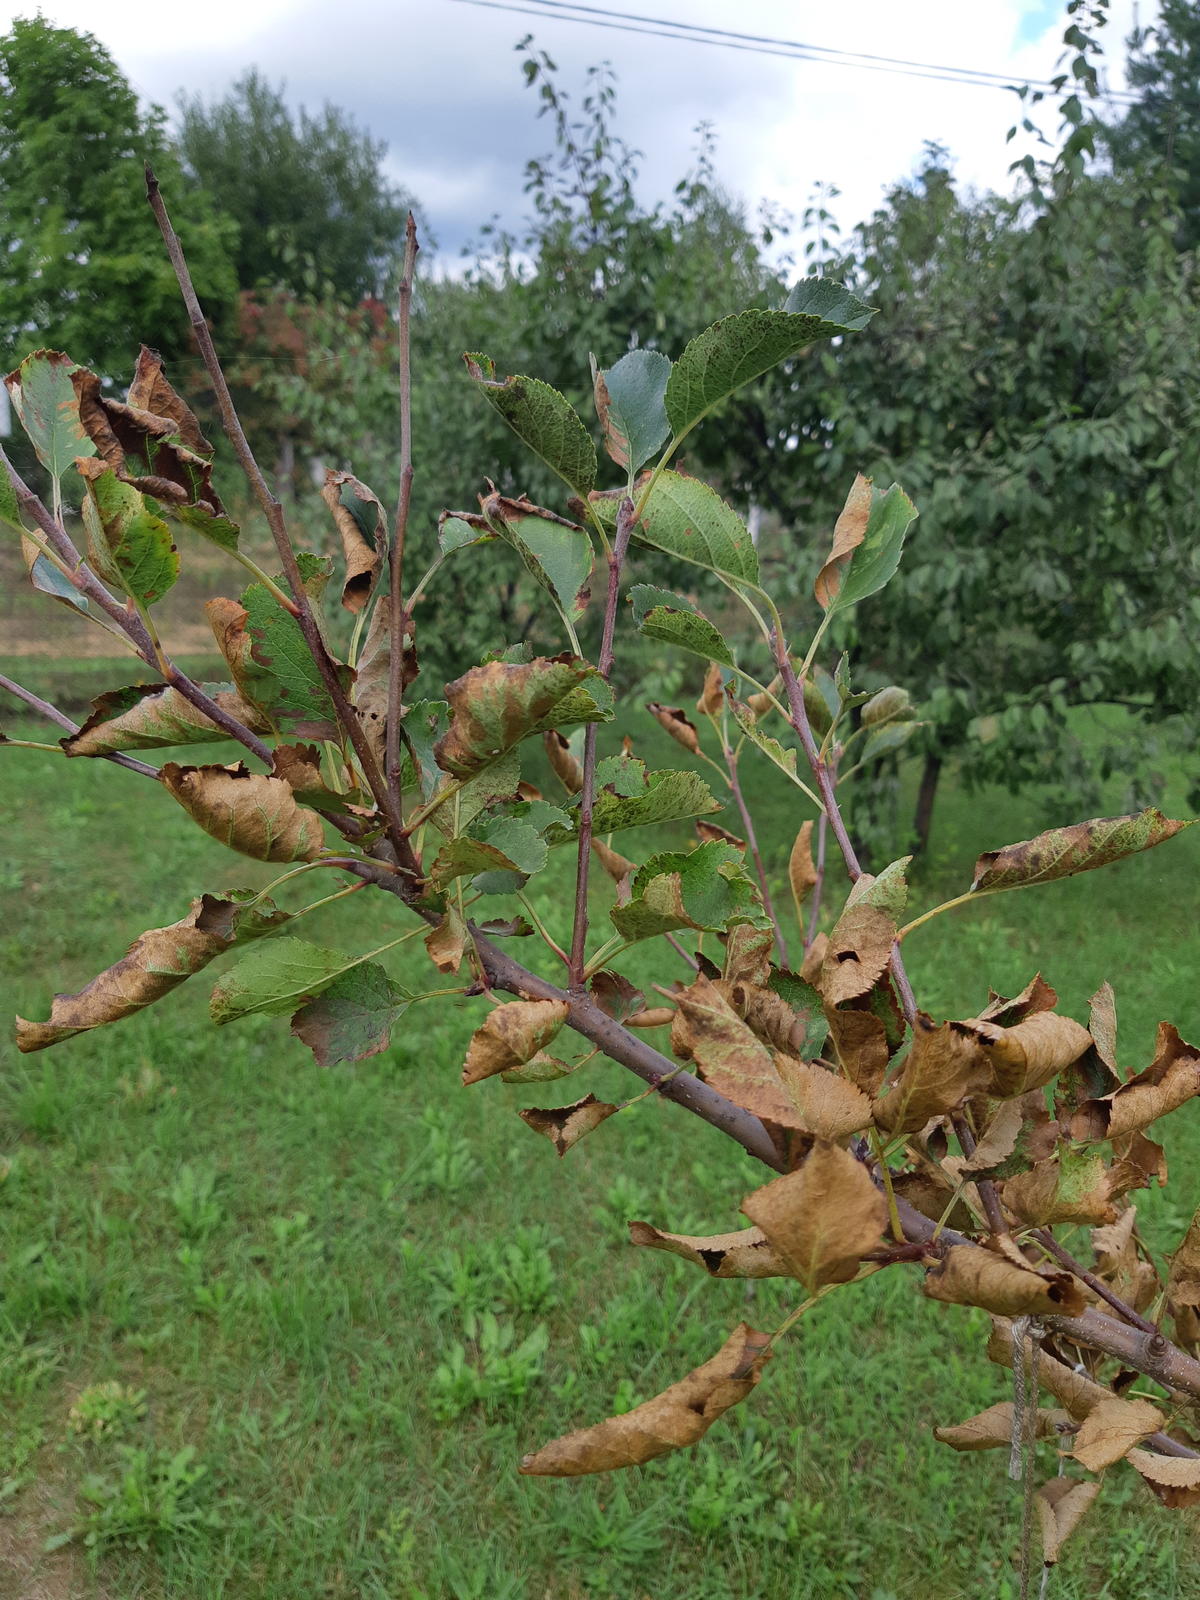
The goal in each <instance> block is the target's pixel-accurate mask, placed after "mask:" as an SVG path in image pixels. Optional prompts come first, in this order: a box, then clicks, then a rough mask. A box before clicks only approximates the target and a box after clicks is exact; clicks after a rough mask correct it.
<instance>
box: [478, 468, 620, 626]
mask: <svg viewBox="0 0 1200 1600" xmlns="http://www.w3.org/2000/svg"><path fill="white" fill-rule="evenodd" d="M483 514H484V517H485V518H486V520H487V522H488V525H489V526H490V527H492V528H493V529H494V530H495V532H496V533H497V534H498V535H499V537H500V538H501V539H503V540H504V542H505V543H506V544H508V545H511V547H512V548H513V549H514V550H515V551H516V552H517V554H518V555H519V556H520V558H521V560H522V561H523V562H524V564H525V568H526V570H527V571H528V572H529V573H530V574H531V575H532V576H533V577H534V578H535V579H536V580H537V582H538V583H540V584H541V586H542V588H543V589H547V590H548V591H549V592H550V594H552V595H553V596H554V598H555V600H556V601H557V602H558V604H559V606H560V607H561V608H562V610H563V612H564V613H565V615H566V616H567V617H569V618H570V620H571V621H572V622H578V621H579V619H580V617H581V616H582V615H583V612H584V607H585V606H586V604H587V600H588V591H587V585H588V581H589V580H590V578H591V576H592V565H593V562H594V561H595V551H594V550H593V549H592V541H591V539H590V538H589V537H588V534H587V532H586V530H585V529H583V528H581V527H580V526H579V524H578V523H576V522H568V521H566V519H565V518H563V517H556V516H555V515H554V513H553V512H551V511H544V510H543V509H542V508H541V507H540V506H535V505H533V503H532V502H531V501H528V500H509V499H506V498H505V497H504V496H503V495H498V494H493V495H489V496H488V498H487V499H486V500H485V501H484V503H483Z"/></svg>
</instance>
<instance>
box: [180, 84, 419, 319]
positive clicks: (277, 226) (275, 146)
mask: <svg viewBox="0 0 1200 1600" xmlns="http://www.w3.org/2000/svg"><path fill="white" fill-rule="evenodd" d="M179 148H180V152H181V155H182V158H183V160H184V162H185V164H186V166H187V169H188V171H189V172H190V173H191V175H192V176H193V177H194V179H195V180H196V182H197V183H198V184H199V186H200V188H201V189H202V190H203V191H205V192H206V193H207V194H209V195H211V196H213V197H214V200H219V203H220V205H221V206H222V207H223V208H224V209H225V210H226V211H227V212H228V213H229V214H230V215H231V216H232V217H233V218H234V220H235V221H236V222H237V224H238V244H237V249H236V251H235V253H234V266H235V270H236V272H237V281H238V284H239V286H240V287H241V288H243V289H253V288H256V287H258V286H260V285H266V286H268V287H275V286H277V285H284V286H286V287H287V288H289V289H291V290H292V291H293V292H295V293H297V294H306V295H311V294H313V293H314V291H316V290H317V289H318V288H319V289H320V291H321V292H328V293H329V294H330V295H331V296H332V297H333V298H334V299H336V300H339V301H343V302H345V303H348V304H354V303H355V302H357V301H359V300H361V299H362V298H363V297H364V296H365V295H371V294H379V293H381V292H382V291H383V289H384V286H385V285H386V282H387V280H388V278H389V276H390V275H391V274H392V273H393V271H394V269H395V266H396V262H397V259H398V256H399V254H400V252H401V250H402V249H403V244H404V221H405V217H406V216H407V213H408V210H409V207H410V205H411V204H412V202H411V200H410V198H409V197H408V196H407V195H405V194H404V193H403V192H402V191H401V190H400V189H399V188H398V187H397V186H396V185H395V184H393V183H392V182H391V181H390V179H389V178H388V177H387V176H386V174H385V173H384V170H383V162H384V158H385V156H386V153H387V145H386V144H385V143H384V142H383V141H382V140H377V139H372V138H371V136H370V135H369V134H368V133H365V132H364V131H363V130H362V129H360V128H358V127H357V126H356V125H355V123H354V122H353V120H352V119H351V118H350V117H349V116H347V114H346V113H345V112H344V111H342V110H341V109H340V108H339V107H337V106H333V105H329V104H326V105H325V106H324V108H323V109H322V110H321V112H320V113H319V114H316V115H314V114H312V113H310V112H309V111H307V110H305V109H304V108H303V107H301V109H300V111H299V112H298V113H297V114H296V115H295V116H293V114H292V113H291V112H290V111H289V110H288V107H287V105H286V103H285V101H284V97H283V89H282V86H280V87H279V88H276V87H274V86H273V85H271V84H270V83H268V81H267V80H266V79H265V78H264V77H263V76H262V75H261V74H260V73H259V72H258V71H257V70H256V69H254V68H252V69H251V70H250V71H248V72H247V73H245V74H244V75H243V76H242V77H241V78H240V79H239V80H238V81H237V83H236V84H234V86H233V88H232V89H231V90H230V91H229V93H228V94H227V95H226V96H225V97H224V98H223V99H221V100H216V101H213V102H212V103H211V104H208V105H206V104H205V103H204V101H203V100H202V99H201V98H200V97H199V96H190V97H189V96H188V95H183V96H181V97H180V122H179Z"/></svg>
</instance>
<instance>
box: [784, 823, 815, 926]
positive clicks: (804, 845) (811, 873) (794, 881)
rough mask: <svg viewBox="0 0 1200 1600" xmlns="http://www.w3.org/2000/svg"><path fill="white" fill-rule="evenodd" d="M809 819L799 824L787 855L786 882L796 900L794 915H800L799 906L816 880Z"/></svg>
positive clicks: (809, 892)
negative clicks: (798, 829) (790, 851)
mask: <svg viewBox="0 0 1200 1600" xmlns="http://www.w3.org/2000/svg"><path fill="white" fill-rule="evenodd" d="M812 831H813V825H812V822H811V820H810V821H808V822H802V823H801V824H800V832H799V833H798V834H797V835H796V842H795V843H794V844H793V845H792V853H791V855H790V856H789V857H788V882H789V883H790V884H791V886H792V898H793V899H794V900H795V902H796V915H797V916H799V915H800V907H801V906H802V905H803V904H804V902H805V901H806V900H807V899H808V897H809V895H810V894H811V893H812V891H813V889H814V887H815V886H816V882H817V868H816V863H815V862H814V861H813V855H812Z"/></svg>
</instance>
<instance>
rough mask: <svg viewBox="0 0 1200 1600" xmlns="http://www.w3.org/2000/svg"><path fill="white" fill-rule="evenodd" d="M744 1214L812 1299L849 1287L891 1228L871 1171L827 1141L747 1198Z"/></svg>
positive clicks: (818, 1143) (885, 1207)
mask: <svg viewBox="0 0 1200 1600" xmlns="http://www.w3.org/2000/svg"><path fill="white" fill-rule="evenodd" d="M742 1210H743V1211H744V1212H745V1213H746V1215H747V1216H748V1217H749V1218H750V1220H751V1222H753V1223H755V1224H756V1225H757V1226H758V1227H760V1228H761V1229H762V1231H763V1232H764V1233H765V1234H766V1236H767V1238H768V1239H769V1240H770V1242H771V1244H772V1245H774V1247H775V1249H776V1250H777V1251H778V1253H779V1254H780V1255H781V1256H782V1257H783V1259H784V1260H785V1261H786V1262H787V1264H788V1267H789V1268H790V1270H791V1271H792V1272H793V1273H794V1274H795V1276H796V1277H797V1278H799V1279H800V1281H801V1282H802V1283H803V1284H804V1286H805V1287H806V1288H807V1290H808V1292H809V1293H810V1294H813V1293H815V1292H816V1290H817V1289H819V1288H820V1287H821V1285H822V1284H825V1283H847V1282H849V1280H850V1279H851V1278H853V1277H854V1276H855V1275H856V1273H857V1272H858V1268H859V1263H860V1262H861V1261H862V1258H863V1256H865V1255H867V1254H868V1253H869V1252H870V1251H872V1250H874V1249H875V1248H876V1247H877V1246H878V1245H879V1244H880V1242H881V1235H882V1233H883V1230H884V1228H885V1227H886V1226H887V1202H886V1201H885V1200H884V1198H883V1195H882V1193H881V1192H880V1191H879V1190H878V1189H877V1188H876V1187H875V1185H874V1183H872V1181H871V1175H870V1173H869V1172H868V1171H867V1169H866V1167H864V1166H863V1164H862V1163H861V1162H860V1161H856V1160H855V1159H854V1157H853V1156H852V1155H851V1154H850V1153H849V1151H848V1150H843V1149H842V1148H841V1146H840V1145H836V1144H829V1143H827V1142H825V1141H823V1140H818V1141H817V1143H816V1144H814V1146H813V1148H812V1150H811V1151H810V1152H809V1154H808V1155H807V1156H806V1157H805V1159H804V1161H803V1163H802V1164H801V1165H800V1166H799V1167H797V1169H796V1170H795V1172H789V1173H788V1174H787V1175H786V1176H785V1177H782V1178H776V1179H775V1180H774V1182H772V1183H768V1184H765V1185H764V1186H763V1187H762V1188H761V1189H756V1190H755V1191H754V1193H753V1194H751V1195H748V1196H747V1197H746V1199H745V1200H744V1201H743V1202H742Z"/></svg>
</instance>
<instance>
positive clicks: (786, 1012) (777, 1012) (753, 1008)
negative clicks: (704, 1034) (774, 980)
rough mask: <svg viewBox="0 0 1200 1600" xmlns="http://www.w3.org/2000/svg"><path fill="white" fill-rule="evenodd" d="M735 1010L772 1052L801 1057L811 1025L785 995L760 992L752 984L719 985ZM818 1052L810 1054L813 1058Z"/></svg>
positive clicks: (721, 983)
mask: <svg viewBox="0 0 1200 1600" xmlns="http://www.w3.org/2000/svg"><path fill="white" fill-rule="evenodd" d="M718 988H719V989H720V990H721V993H722V994H723V995H725V997H726V998H727V999H728V1001H729V1003H730V1004H731V1005H732V1006H733V1009H734V1010H735V1011H736V1012H737V1014H738V1016H739V1017H741V1019H742V1021H743V1022H744V1023H745V1024H746V1026H747V1027H748V1028H749V1029H750V1031H751V1033H753V1034H754V1035H755V1036H756V1037H757V1038H759V1039H761V1040H762V1042H763V1043H764V1044H766V1045H769V1046H770V1047H771V1049H772V1050H782V1051H783V1052H784V1053H785V1054H786V1055H794V1056H798V1055H800V1054H801V1053H802V1052H803V1050H804V1041H805V1039H806V1038H807V1037H808V1024H807V1022H806V1020H805V1018H804V1017H803V1016H800V1015H798V1014H797V1013H796V1012H795V1011H793V1010H792V1008H791V1006H790V1005H789V1004H788V1002H787V1001H786V1000H785V999H784V998H783V996H782V995H780V994H776V993H775V991H774V989H763V988H759V987H758V985H756V984H750V983H727V982H726V981H725V980H722V981H721V982H720V984H718ZM814 1053H815V1052H814V1051H811V1050H810V1051H809V1052H808V1054H809V1055H810V1056H811V1055H813V1054H814Z"/></svg>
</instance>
